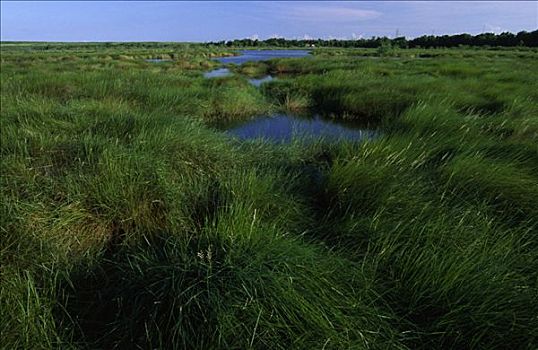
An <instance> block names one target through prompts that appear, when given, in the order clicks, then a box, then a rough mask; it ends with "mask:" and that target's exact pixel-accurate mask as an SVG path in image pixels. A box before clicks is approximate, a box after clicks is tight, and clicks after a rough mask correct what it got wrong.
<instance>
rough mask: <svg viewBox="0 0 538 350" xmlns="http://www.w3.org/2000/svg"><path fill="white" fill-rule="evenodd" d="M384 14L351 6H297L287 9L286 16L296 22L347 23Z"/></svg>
mask: <svg viewBox="0 0 538 350" xmlns="http://www.w3.org/2000/svg"><path fill="white" fill-rule="evenodd" d="M381 15H382V13H381V12H378V11H374V10H363V9H358V8H353V7H350V6H342V5H340V4H338V5H337V6H335V5H332V4H331V5H328V4H327V5H309V4H308V5H307V4H302V5H297V6H294V7H291V8H289V9H287V11H286V14H285V16H286V17H287V18H289V19H292V20H295V21H309V22H332V23H347V22H355V21H365V20H369V19H374V18H378V17H379V16H381Z"/></svg>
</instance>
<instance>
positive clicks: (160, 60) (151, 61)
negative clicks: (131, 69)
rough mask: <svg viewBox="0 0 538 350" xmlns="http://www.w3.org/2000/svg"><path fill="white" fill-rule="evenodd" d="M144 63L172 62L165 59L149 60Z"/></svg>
mask: <svg viewBox="0 0 538 350" xmlns="http://www.w3.org/2000/svg"><path fill="white" fill-rule="evenodd" d="M146 62H150V63H163V62H172V60H171V59H166V58H149V59H147V60H146Z"/></svg>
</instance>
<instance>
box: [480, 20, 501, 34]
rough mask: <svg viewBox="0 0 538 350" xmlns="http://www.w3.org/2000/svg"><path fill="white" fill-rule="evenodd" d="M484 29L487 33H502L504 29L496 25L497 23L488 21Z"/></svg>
mask: <svg viewBox="0 0 538 350" xmlns="http://www.w3.org/2000/svg"><path fill="white" fill-rule="evenodd" d="M484 31H485V32H487V33H495V34H500V33H502V32H503V31H504V30H503V29H502V27H500V26H496V25H492V24H488V23H486V24H484Z"/></svg>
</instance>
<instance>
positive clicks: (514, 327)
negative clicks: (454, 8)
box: [0, 44, 538, 349]
mask: <svg viewBox="0 0 538 350" xmlns="http://www.w3.org/2000/svg"><path fill="white" fill-rule="evenodd" d="M41 47H42V44H35V47H34V46H32V44H24V45H22V44H21V45H17V44H10V45H4V44H3V46H2V56H1V73H0V74H1V130H0V136H1V146H0V151H1V155H2V162H1V176H2V177H1V178H2V182H1V191H2V200H1V214H0V220H1V221H0V224H1V235H2V239H1V274H2V276H1V280H2V289H1V294H0V297H1V298H0V302H1V304H0V306H1V311H2V312H1V317H2V319H1V322H0V327H1V334H2V337H1V347H2V348H4V349H18V348H21V349H22V348H24V349H53V348H58V349H60V348H61V349H75V348H81V349H114V348H117V349H132V348H143V349H246V348H255V349H267V348H270V349H308V348H313V349H321V348H324V349H432V348H435V349H471V348H472V349H505V348H510V349H535V348H536V347H537V346H538V338H537V337H538V333H537V330H538V312H537V311H538V254H537V250H538V230H537V229H538V200H537V198H538V71H537V70H536V61H537V58H538V51H536V49H525V48H513V49H510V50H508V49H506V50H481V49H450V50H448V49H438V50H434V49H431V50H426V49H413V50H402V51H398V52H395V53H394V54H393V55H392V57H389V58H385V57H380V56H379V52H378V51H377V50H376V49H371V50H370V49H328V48H324V49H316V50H315V51H314V52H313V56H312V57H308V58H278V59H273V60H270V61H260V62H250V63H248V64H244V65H241V66H233V67H230V69H232V71H233V73H234V74H231V75H229V76H224V77H216V78H212V79H207V78H205V77H204V72H207V71H210V70H211V69H216V68H219V67H221V63H219V62H216V61H215V60H213V59H212V58H214V57H219V56H223V55H233V54H234V52H233V51H232V50H230V49H229V48H225V49H224V48H219V47H209V48H208V47H203V46H196V45H179V44H170V45H168V46H167V45H165V44H159V45H157V44H156V45H155V46H154V47H152V46H151V45H150V44H145V45H143V46H142V47H140V46H133V45H130V44H125V45H109V46H105V45H104V44H103V45H102V46H99V45H97V44H96V45H83V44H80V45H76V44H73V45H62V44H50V47H49V49H47V50H42V49H41ZM156 58H160V59H166V60H170V61H168V62H161V63H158V64H156V63H152V62H147V61H146V60H148V59H156ZM266 75H271V76H274V77H277V79H274V80H271V81H267V82H264V83H263V84H261V85H260V87H256V86H253V85H252V84H251V83H249V80H248V79H251V78H256V77H263V76H266ZM275 113H307V114H308V113H317V114H321V115H323V117H324V118H329V119H330V120H334V121H338V120H346V121H349V122H353V123H359V124H361V125H365V126H366V127H368V128H372V127H373V128H376V130H379V134H378V136H377V137H375V138H367V139H362V140H361V141H360V142H356V141H353V140H344V141H342V142H330V141H329V140H326V139H323V138H319V139H316V140H314V141H312V139H308V140H306V139H303V138H301V137H295V138H293V139H292V140H291V142H289V143H274V142H268V141H266V140H263V139H250V140H239V139H237V138H234V137H231V136H230V135H229V134H227V133H226V132H223V131H221V130H220V129H219V128H218V127H217V125H219V124H220V123H223V122H243V121H246V120H250V119H252V118H254V117H256V116H260V115H270V114H275Z"/></svg>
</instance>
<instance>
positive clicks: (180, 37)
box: [0, 0, 538, 42]
mask: <svg viewBox="0 0 538 350" xmlns="http://www.w3.org/2000/svg"><path fill="white" fill-rule="evenodd" d="M0 7H1V8H0V12H1V18H0V19H1V36H0V38H1V40H2V41H192V42H200V41H202V42H203V41H220V40H228V39H240V38H252V39H267V38H270V37H285V38H300V39H303V38H327V39H328V38H336V39H352V38H369V37H372V36H388V37H394V36H396V34H398V35H399V36H406V37H408V38H412V37H417V36H420V35H425V34H427V35H430V34H435V35H443V34H457V33H470V34H478V33H481V32H495V33H500V32H504V31H510V32H514V33H515V32H519V31H521V30H526V31H532V30H536V29H538V1H522V2H516V1H478V2H467V1H465V2H463V1H461V2H456V1H346V2H345V1H313V2H310V1H214V2H210V1H4V0H2V1H1V2H0Z"/></svg>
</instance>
